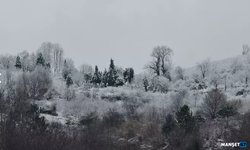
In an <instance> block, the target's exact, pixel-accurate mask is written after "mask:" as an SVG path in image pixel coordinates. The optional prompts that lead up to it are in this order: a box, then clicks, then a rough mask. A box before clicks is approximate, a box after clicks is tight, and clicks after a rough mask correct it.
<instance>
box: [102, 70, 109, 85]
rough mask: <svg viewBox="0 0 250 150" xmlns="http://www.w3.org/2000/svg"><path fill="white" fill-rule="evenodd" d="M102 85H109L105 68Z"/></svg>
mask: <svg viewBox="0 0 250 150" xmlns="http://www.w3.org/2000/svg"><path fill="white" fill-rule="evenodd" d="M102 83H103V84H104V87H107V83H108V72H107V70H106V68H105V70H104V72H103V75H102Z"/></svg>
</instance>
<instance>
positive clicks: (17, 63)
mask: <svg viewBox="0 0 250 150" xmlns="http://www.w3.org/2000/svg"><path fill="white" fill-rule="evenodd" d="M15 67H16V68H17V69H21V68H22V63H21V59H20V57H19V56H17V57H16V64H15Z"/></svg>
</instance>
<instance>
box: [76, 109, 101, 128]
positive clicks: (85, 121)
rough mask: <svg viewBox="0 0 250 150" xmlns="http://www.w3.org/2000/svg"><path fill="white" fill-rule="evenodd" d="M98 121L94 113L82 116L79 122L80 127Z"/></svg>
mask: <svg viewBox="0 0 250 150" xmlns="http://www.w3.org/2000/svg"><path fill="white" fill-rule="evenodd" d="M98 120H99V118H98V115H97V113H96V112H90V113H88V114H86V115H84V116H82V117H81V118H80V120H79V123H80V125H85V126H88V127H89V126H90V125H91V124H93V123H96V122H97V121H98Z"/></svg>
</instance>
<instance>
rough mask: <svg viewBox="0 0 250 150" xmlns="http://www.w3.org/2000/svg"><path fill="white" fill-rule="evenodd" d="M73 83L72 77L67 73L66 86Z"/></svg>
mask: <svg viewBox="0 0 250 150" xmlns="http://www.w3.org/2000/svg"><path fill="white" fill-rule="evenodd" d="M72 84H73V80H72V78H71V75H70V74H69V75H67V77H66V85H67V87H69V86H70V85H72Z"/></svg>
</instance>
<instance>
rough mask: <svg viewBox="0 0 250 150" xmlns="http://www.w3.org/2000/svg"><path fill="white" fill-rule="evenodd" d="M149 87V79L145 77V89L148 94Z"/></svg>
mask: <svg viewBox="0 0 250 150" xmlns="http://www.w3.org/2000/svg"><path fill="white" fill-rule="evenodd" d="M148 86H149V83H148V79H147V78H146V77H144V79H143V87H144V89H145V91H146V92H147V91H148Z"/></svg>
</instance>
